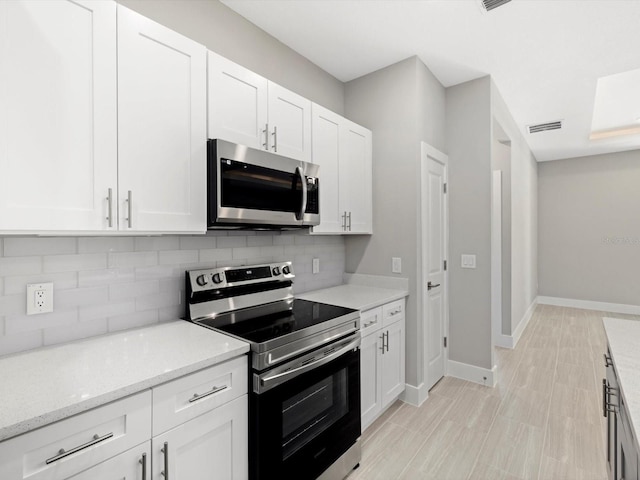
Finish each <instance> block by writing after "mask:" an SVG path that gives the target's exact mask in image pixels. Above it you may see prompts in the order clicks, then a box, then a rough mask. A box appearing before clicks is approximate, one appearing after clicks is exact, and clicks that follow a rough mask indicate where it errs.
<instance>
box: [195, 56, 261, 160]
mask: <svg viewBox="0 0 640 480" xmlns="http://www.w3.org/2000/svg"><path fill="white" fill-rule="evenodd" d="M208 55H209V57H208V59H209V62H208V66H207V69H208V90H207V91H208V98H209V105H208V107H209V108H208V118H209V138H221V139H223V140H227V141H229V142H234V143H239V144H241V145H246V146H248V147H253V148H259V149H263V150H266V149H267V142H268V137H269V132H268V131H267V83H268V82H267V79H266V78H264V77H261V76H260V75H258V74H257V73H254V72H252V71H251V70H248V69H246V68H244V67H242V66H240V65H238V64H237V63H233V62H232V61H230V60H227V59H226V58H224V57H222V56H220V55H218V54H217V53H213V52H209V54H208Z"/></svg>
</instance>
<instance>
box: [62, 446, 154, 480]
mask: <svg viewBox="0 0 640 480" xmlns="http://www.w3.org/2000/svg"><path fill="white" fill-rule="evenodd" d="M143 462H144V466H143ZM145 474H146V476H145ZM150 478H151V442H150V441H147V442H145V443H143V444H142V445H138V446H137V447H135V448H132V449H131V450H128V451H126V452H124V453H121V454H120V455H117V456H115V457H113V458H111V459H109V460H107V461H106V462H102V463H100V464H98V465H96V466H95V467H93V468H90V469H89V470H85V471H84V472H82V473H79V474H78V475H74V476H73V477H69V479H68V480H115V479H117V480H148V479H150Z"/></svg>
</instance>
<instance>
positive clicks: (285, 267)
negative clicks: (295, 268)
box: [282, 265, 291, 275]
mask: <svg viewBox="0 0 640 480" xmlns="http://www.w3.org/2000/svg"><path fill="white" fill-rule="evenodd" d="M282 273H283V274H284V275H289V274H290V273H291V269H290V268H289V265H285V266H284V267H282Z"/></svg>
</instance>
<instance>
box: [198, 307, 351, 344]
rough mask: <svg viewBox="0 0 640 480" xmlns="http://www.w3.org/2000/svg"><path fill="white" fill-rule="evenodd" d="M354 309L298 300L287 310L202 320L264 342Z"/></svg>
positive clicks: (236, 334) (207, 323)
mask: <svg viewBox="0 0 640 480" xmlns="http://www.w3.org/2000/svg"><path fill="white" fill-rule="evenodd" d="M353 312H355V310H352V309H349V308H343V307H338V306H335V305H327V304H325V303H317V302H310V301H308V300H300V299H294V300H293V308H292V309H291V310H287V311H285V312H279V313H272V314H269V315H264V316H260V317H257V318H250V319H247V320H242V321H239V322H234V323H227V324H225V322H224V319H223V318H224V315H222V317H223V318H220V317H218V318H216V319H206V320H201V321H199V322H198V323H200V324H203V325H207V326H211V327H215V328H216V329H217V330H221V331H223V332H225V333H229V334H231V335H235V336H236V337H239V338H242V339H244V340H246V341H248V342H252V343H264V342H268V341H269V340H272V339H274V338H278V337H282V336H284V335H287V334H290V333H293V332H297V331H300V330H304V329H305V328H308V327H311V326H314V325H317V324H320V323H323V322H326V321H327V320H332V319H334V318H337V317H341V316H343V315H347V314H349V313H353Z"/></svg>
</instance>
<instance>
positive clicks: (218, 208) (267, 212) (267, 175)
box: [207, 140, 320, 228]
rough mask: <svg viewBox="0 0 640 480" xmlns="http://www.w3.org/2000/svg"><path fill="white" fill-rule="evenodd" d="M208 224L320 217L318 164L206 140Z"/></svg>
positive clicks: (298, 223) (285, 222) (289, 223)
mask: <svg viewBox="0 0 640 480" xmlns="http://www.w3.org/2000/svg"><path fill="white" fill-rule="evenodd" d="M207 159H208V160H207V165H208V212H209V213H208V227H209V228H216V227H218V228H219V227H236V228H241V227H258V228H287V227H289V228H291V227H297V228H300V227H306V226H312V225H318V224H319V223H320V199H319V181H318V165H314V164H312V163H307V162H302V161H299V160H294V159H291V158H287V157H283V156H281V155H277V154H274V153H270V152H265V151H264V150H257V149H254V148H249V147H246V146H244V145H238V144H235V143H230V142H226V141H224V140H209V142H208V154H207Z"/></svg>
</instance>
